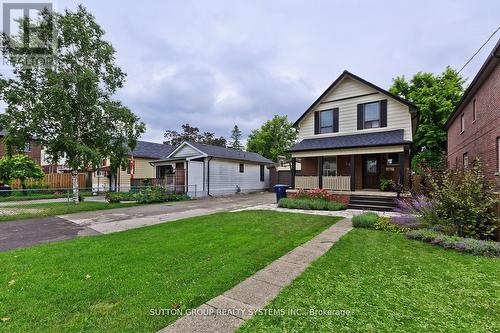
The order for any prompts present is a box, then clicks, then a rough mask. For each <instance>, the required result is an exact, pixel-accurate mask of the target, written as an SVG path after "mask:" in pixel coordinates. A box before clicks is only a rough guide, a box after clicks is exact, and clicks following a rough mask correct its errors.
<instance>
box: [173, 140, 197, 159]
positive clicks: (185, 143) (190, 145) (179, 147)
mask: <svg viewBox="0 0 500 333" xmlns="http://www.w3.org/2000/svg"><path fill="white" fill-rule="evenodd" d="M184 145H188V146H189V147H191V148H193V149H194V150H196V151H199V152H200V154H202V155H203V156H207V154H205V152H203V151H201V150H199V149H198V148H195V147H194V146H193V145H192V144H190V143H189V142H186V141H185V142H183V143H181V144H180V145H179V146H178V147H177V148H175V149H174V151H173V152H171V153H170V155H168V156H167V158H171V157H172V156H173V155H174V154H175V153H177V151H178V150H179V149H181V148H182V147H183V146H184Z"/></svg>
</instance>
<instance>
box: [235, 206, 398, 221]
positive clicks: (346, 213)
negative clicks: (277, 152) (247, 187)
mask: <svg viewBox="0 0 500 333" xmlns="http://www.w3.org/2000/svg"><path fill="white" fill-rule="evenodd" d="M244 210H273V211H276V212H283V213H297V214H311V215H324V216H337V217H344V218H347V219H352V218H353V216H356V215H360V214H363V213H366V212H373V213H376V214H378V215H379V216H387V217H397V216H402V215H404V214H401V213H397V212H379V211H371V210H362V209H346V210H336V211H329V210H307V209H289V208H280V207H278V205H277V204H275V203H267V204H263V205H257V206H253V207H244V208H241V209H237V210H235V212H239V211H244Z"/></svg>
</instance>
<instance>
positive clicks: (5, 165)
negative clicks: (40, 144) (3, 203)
mask: <svg viewBox="0 0 500 333" xmlns="http://www.w3.org/2000/svg"><path fill="white" fill-rule="evenodd" d="M44 176H45V174H44V172H43V170H42V168H41V167H40V166H39V165H38V164H36V162H35V161H34V160H33V159H32V158H31V157H29V156H26V155H13V156H5V157H3V158H1V159H0V180H1V181H2V182H4V183H10V182H11V181H12V180H13V179H19V180H20V181H21V187H22V188H23V190H24V189H26V179H28V178H31V179H42V178H43V177H44Z"/></svg>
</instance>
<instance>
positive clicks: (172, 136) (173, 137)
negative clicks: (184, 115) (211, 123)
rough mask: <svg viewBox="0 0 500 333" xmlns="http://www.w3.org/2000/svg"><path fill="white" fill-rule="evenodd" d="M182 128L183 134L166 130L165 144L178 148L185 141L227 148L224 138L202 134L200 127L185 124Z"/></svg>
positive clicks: (208, 133) (212, 134) (207, 133)
mask: <svg viewBox="0 0 500 333" xmlns="http://www.w3.org/2000/svg"><path fill="white" fill-rule="evenodd" d="M181 127H182V132H181V133H179V132H177V131H174V130H166V131H165V133H164V135H163V136H164V137H165V141H164V142H163V143H165V144H169V145H172V146H178V145H180V144H181V143H183V142H185V141H189V142H198V143H203V144H207V145H213V146H221V147H225V146H226V143H227V140H226V138H224V137H223V136H220V137H216V136H215V133H213V132H203V133H200V129H199V128H198V127H194V126H191V125H189V124H184V125H182V126H181Z"/></svg>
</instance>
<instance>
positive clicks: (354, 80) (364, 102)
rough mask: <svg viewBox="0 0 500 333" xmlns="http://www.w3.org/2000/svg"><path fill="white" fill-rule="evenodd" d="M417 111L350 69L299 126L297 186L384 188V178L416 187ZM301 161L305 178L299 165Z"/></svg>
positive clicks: (295, 159)
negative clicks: (413, 146) (413, 149)
mask: <svg viewBox="0 0 500 333" xmlns="http://www.w3.org/2000/svg"><path fill="white" fill-rule="evenodd" d="M416 113H417V108H416V107H415V106H414V105H413V104H411V103H409V102H408V101H406V100H404V99H402V98H400V97H399V96H396V95H394V94H391V93H390V92H388V91H386V90H384V89H382V88H380V87H377V86H376V85H374V84H372V83H370V82H368V81H366V80H364V79H362V78H360V77H358V76H356V75H354V74H352V73H350V72H348V71H344V72H343V73H342V74H341V75H340V76H339V77H338V78H337V79H336V80H335V81H334V82H333V83H332V84H331V85H330V87H328V89H326V91H325V92H324V93H323V94H322V95H321V96H320V97H319V98H318V99H317V100H316V101H315V102H314V103H313V104H312V105H311V106H310V107H309V108H308V109H307V110H306V112H304V114H303V115H302V116H301V117H300V118H299V119H298V120H297V121H296V122H295V124H294V126H295V127H296V128H297V129H298V132H299V139H300V142H299V143H297V144H296V145H295V146H293V147H292V148H291V149H290V152H291V154H292V182H293V184H292V186H293V187H294V188H295V189H315V188H323V189H327V190H332V191H353V192H354V191H359V190H364V189H369V190H379V189H380V183H381V179H391V180H393V181H394V182H395V183H397V184H403V185H404V187H405V188H407V189H408V188H409V187H410V154H411V150H410V149H411V144H412V140H413V135H414V133H415V129H416V122H417V117H416ZM298 161H300V163H301V173H300V176H299V175H297V174H295V172H294V167H293V165H294V164H295V163H297V162H298Z"/></svg>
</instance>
